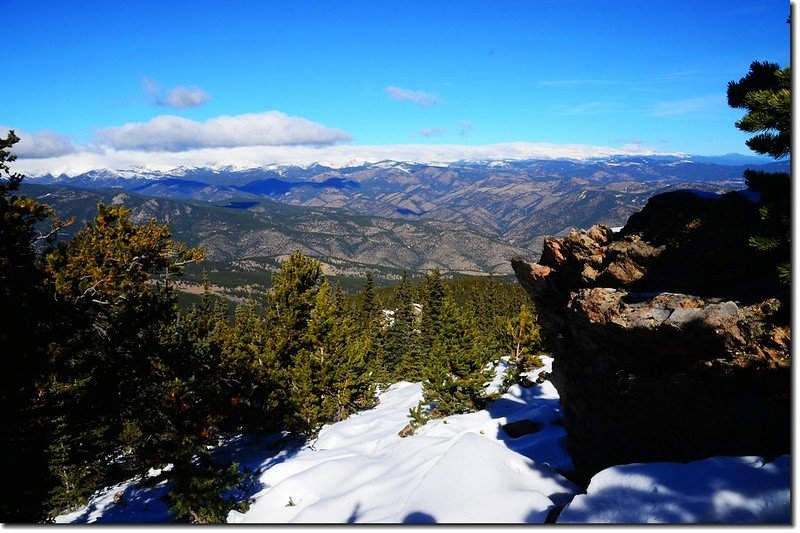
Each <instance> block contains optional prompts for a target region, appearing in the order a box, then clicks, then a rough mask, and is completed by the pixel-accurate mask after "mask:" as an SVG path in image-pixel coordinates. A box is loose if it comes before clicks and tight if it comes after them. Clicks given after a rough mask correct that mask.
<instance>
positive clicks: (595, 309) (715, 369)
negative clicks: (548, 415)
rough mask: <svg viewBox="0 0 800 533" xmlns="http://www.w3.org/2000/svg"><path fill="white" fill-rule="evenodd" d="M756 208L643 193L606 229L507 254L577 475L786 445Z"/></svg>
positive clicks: (781, 338)
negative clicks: (538, 250) (523, 293)
mask: <svg viewBox="0 0 800 533" xmlns="http://www.w3.org/2000/svg"><path fill="white" fill-rule="evenodd" d="M757 223H758V212H757V206H756V205H755V204H753V203H752V202H750V201H749V200H748V199H747V198H746V197H745V196H743V195H740V194H738V193H730V194H727V195H724V196H720V197H716V196H715V197H710V196H709V195H704V194H697V193H693V192H690V191H681V192H673V193H665V194H662V195H659V196H655V197H653V198H652V199H651V200H650V201H649V202H648V204H647V206H646V207H645V208H644V209H643V210H642V211H640V212H639V213H636V214H634V215H633V216H632V217H631V218H630V219H629V221H628V224H627V225H626V226H625V227H624V228H623V229H622V230H621V231H620V232H619V233H614V232H612V231H611V229H610V228H608V227H606V226H602V225H595V226H592V227H591V228H590V229H588V230H581V231H573V232H571V233H570V234H569V235H568V236H567V237H564V238H547V239H545V242H544V249H543V252H542V256H541V259H540V260H539V263H528V262H526V261H524V260H522V259H520V258H515V259H514V260H513V261H512V266H513V268H514V271H515V273H516V276H517V279H518V280H519V282H520V283H521V284H522V286H523V287H524V288H525V289H526V290H527V291H528V293H529V294H530V295H531V297H532V298H533V299H534V301H535V303H536V306H537V311H538V315H539V321H540V323H541V327H542V331H543V334H544V337H545V340H546V341H547V342H548V343H549V344H550V346H549V347H550V349H551V350H552V352H553V355H554V363H553V374H552V376H551V380H552V381H553V383H554V384H555V385H556V387H557V388H558V390H559V394H560V396H561V402H562V407H563V409H564V425H565V427H566V430H567V435H568V439H569V445H570V448H571V452H572V454H573V461H574V463H575V466H576V470H577V472H576V474H577V476H578V477H579V478H581V477H582V478H584V479H588V477H589V476H591V475H592V474H594V473H595V472H597V471H599V470H601V469H603V468H606V467H609V466H612V465H616V464H626V463H632V462H646V461H691V460H697V459H701V458H704V457H708V456H713V455H765V456H774V455H779V454H785V453H789V445H790V427H791V423H790V368H789V366H790V355H789V339H790V334H789V326H788V318H787V317H788V309H787V307H788V298H787V297H786V294H785V290H784V289H782V288H781V287H780V285H779V284H778V283H777V282H776V281H775V279H776V275H775V262H774V260H773V259H772V258H769V257H766V256H764V255H763V254H759V253H758V252H756V251H754V250H753V249H752V248H751V247H750V246H749V244H748V238H749V235H750V234H752V230H753V228H754V227H755V225H756V224H757Z"/></svg>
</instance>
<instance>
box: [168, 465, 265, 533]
mask: <svg viewBox="0 0 800 533" xmlns="http://www.w3.org/2000/svg"><path fill="white" fill-rule="evenodd" d="M166 476H167V477H168V478H169V479H170V480H171V483H172V485H171V487H170V494H169V500H170V506H169V511H170V514H171V515H172V516H173V517H174V519H175V520H176V521H179V522H191V523H195V524H224V523H225V521H226V518H227V516H228V512H229V511H231V510H236V511H239V512H244V511H246V510H247V509H248V507H249V503H250V502H249V501H248V500H244V501H240V500H239V498H238V495H237V494H236V492H234V491H233V490H232V489H235V488H237V487H239V486H240V485H241V483H242V481H243V477H242V475H241V474H240V472H239V470H238V468H237V465H236V464H227V465H220V464H217V463H215V462H214V460H213V459H212V458H211V456H210V454H209V453H208V452H207V451H204V452H200V453H199V455H198V456H195V457H189V456H186V457H183V458H181V459H180V460H178V462H177V463H175V464H174V465H173V467H172V469H171V470H170V471H169V472H167V473H166Z"/></svg>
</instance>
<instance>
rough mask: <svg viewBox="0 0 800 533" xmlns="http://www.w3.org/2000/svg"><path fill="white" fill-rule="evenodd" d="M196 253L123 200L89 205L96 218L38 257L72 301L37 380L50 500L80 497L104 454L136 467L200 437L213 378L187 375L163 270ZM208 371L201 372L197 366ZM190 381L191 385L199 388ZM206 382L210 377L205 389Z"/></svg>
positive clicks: (189, 363) (189, 366)
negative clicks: (46, 432) (46, 417)
mask: <svg viewBox="0 0 800 533" xmlns="http://www.w3.org/2000/svg"><path fill="white" fill-rule="evenodd" d="M201 258H202V253H201V252H200V251H199V250H193V249H187V248H186V247H184V246H182V245H176V244H175V243H173V241H172V240H171V239H170V234H169V229H168V227H166V226H161V225H159V224H158V223H157V222H156V221H155V220H151V221H150V222H149V223H147V224H143V225H137V224H135V223H133V221H132V220H131V219H130V211H129V210H128V209H127V208H124V207H121V206H119V207H112V206H105V205H103V204H99V205H98V214H97V216H96V217H95V219H94V220H93V221H92V222H90V223H88V224H87V226H86V227H85V228H84V229H82V230H80V231H79V232H78V233H77V234H76V235H75V236H74V237H73V239H72V240H71V241H70V242H69V243H67V244H65V245H63V246H61V247H60V248H59V249H58V250H57V251H56V252H53V253H51V254H49V255H48V256H47V269H48V273H49V276H50V278H51V279H52V280H53V286H54V290H55V292H56V295H57V298H58V299H59V300H60V301H62V302H66V303H68V304H69V306H70V312H69V313H68V314H66V315H65V316H64V317H62V323H63V331H65V332H68V333H69V335H65V338H64V339H63V340H62V342H61V343H59V344H58V345H57V346H54V347H53V350H52V355H51V359H52V367H51V376H52V377H51V378H50V382H49V384H48V388H47V390H46V391H45V393H46V396H45V397H46V399H47V401H48V402H49V405H50V408H51V410H52V419H53V427H52V430H51V446H50V459H51V460H50V467H51V472H52V473H53V475H54V476H55V477H56V478H57V479H58V480H59V485H58V487H57V488H56V489H55V490H54V491H53V493H52V497H51V502H52V503H53V504H54V506H56V507H55V508H54V510H59V509H58V508H57V506H59V505H64V504H69V503H75V502H79V501H81V500H83V499H84V498H85V497H86V495H88V493H89V492H90V491H91V490H93V489H94V488H96V487H97V486H98V485H99V484H101V483H103V482H106V481H108V480H109V479H110V476H111V475H113V468H115V466H114V464H118V463H112V462H111V459H112V458H113V457H117V456H119V455H120V454H125V455H127V456H129V457H131V458H132V461H130V462H129V463H130V464H131V465H132V467H133V468H136V469H140V470H143V469H145V468H148V467H149V466H152V465H153V464H158V463H159V462H161V461H165V462H166V461H170V460H173V459H174V458H175V457H176V456H180V455H182V454H183V455H185V454H188V453H190V451H191V450H193V449H197V448H198V447H200V446H201V444H200V441H198V440H197V439H187V438H186V437H187V436H188V435H193V434H194V432H199V433H203V430H204V429H205V428H207V427H208V425H209V420H208V416H209V412H208V411H207V410H206V408H205V407H202V408H201V409H191V407H192V406H196V405H199V404H200V403H201V402H199V401H198V398H199V397H204V396H209V397H213V395H214V394H215V390H214V384H215V382H214V381H213V380H212V381H210V382H207V381H206V380H204V379H203V378H200V379H198V378H197V377H193V376H194V375H195V374H196V373H197V372H198V369H205V368H213V364H214V363H213V354H210V353H204V354H202V356H203V357H206V356H208V357H211V358H212V362H211V363H209V362H208V361H204V362H199V361H197V360H196V359H195V357H196V353H195V351H194V349H193V347H192V346H191V345H190V342H189V339H188V338H187V335H186V332H185V331H181V330H176V329H175V324H176V321H177V306H176V301H175V293H174V290H173V288H172V286H171V285H170V283H169V276H170V275H173V274H178V273H179V272H180V270H181V269H182V267H183V266H184V265H185V264H186V263H188V262H190V261H195V260H198V259H201ZM205 375H206V376H207V375H209V372H206V374H205ZM198 387H199V389H198ZM205 387H210V388H211V390H210V391H208V390H206V389H205Z"/></svg>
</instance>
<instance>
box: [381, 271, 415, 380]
mask: <svg viewBox="0 0 800 533" xmlns="http://www.w3.org/2000/svg"><path fill="white" fill-rule="evenodd" d="M394 300H395V302H396V305H397V308H396V309H395V310H394V316H393V317H392V320H391V321H390V322H391V324H390V325H389V326H388V327H387V330H386V333H385V335H384V339H383V340H384V346H383V352H384V365H385V369H386V372H387V374H388V375H389V376H390V379H406V380H413V379H414V378H415V377H416V374H417V373H418V372H417V370H418V369H416V368H412V367H413V366H414V363H415V362H416V360H417V353H418V346H419V340H418V337H419V335H418V330H417V329H416V318H415V314H414V300H413V288H412V286H411V278H410V277H409V275H408V272H405V271H404V272H403V274H402V276H401V278H400V283H399V284H398V285H397V288H396V289H395V298H394ZM409 371H410V372H411V374H413V375H409V374H408V373H407V372H409Z"/></svg>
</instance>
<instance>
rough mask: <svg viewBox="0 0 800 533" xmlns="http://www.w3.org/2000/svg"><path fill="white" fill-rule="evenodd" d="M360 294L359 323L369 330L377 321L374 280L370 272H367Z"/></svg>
mask: <svg viewBox="0 0 800 533" xmlns="http://www.w3.org/2000/svg"><path fill="white" fill-rule="evenodd" d="M361 294H362V296H361V322H362V323H363V324H364V325H365V328H367V329H371V328H372V327H373V326H374V325H375V323H376V321H377V319H378V302H377V299H376V296H375V280H374V279H373V277H372V272H367V276H366V278H365V279H364V289H363V290H362V292H361Z"/></svg>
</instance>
